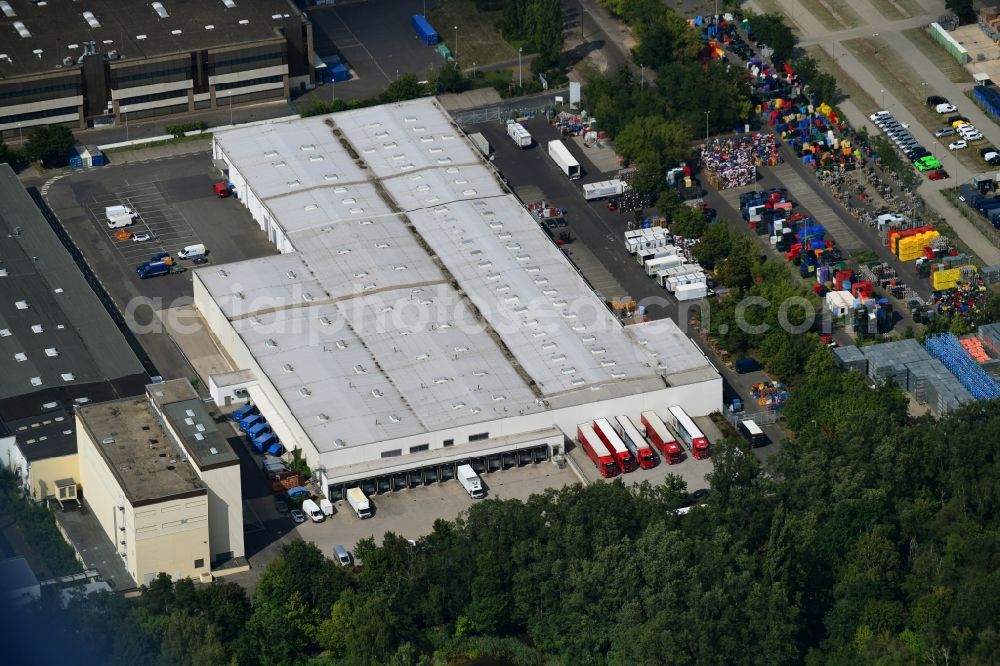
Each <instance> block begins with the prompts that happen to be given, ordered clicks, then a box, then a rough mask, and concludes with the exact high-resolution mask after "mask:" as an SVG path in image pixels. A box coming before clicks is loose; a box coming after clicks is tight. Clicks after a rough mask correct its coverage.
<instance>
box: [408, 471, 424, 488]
mask: <svg viewBox="0 0 1000 666" xmlns="http://www.w3.org/2000/svg"><path fill="white" fill-rule="evenodd" d="M406 476H407V477H408V478H409V480H410V487H411V488H416V487H417V486H419V485H420V484H422V483H423V482H424V473H423V472H422V471H420V470H419V469H415V470H411V471H409V472H407V473H406Z"/></svg>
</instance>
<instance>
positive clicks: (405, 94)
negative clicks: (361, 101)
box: [382, 74, 426, 102]
mask: <svg viewBox="0 0 1000 666" xmlns="http://www.w3.org/2000/svg"><path fill="white" fill-rule="evenodd" d="M424 94H426V90H424V87H423V85H421V84H420V83H419V82H418V81H417V77H416V76H415V75H413V74H403V75H401V76H400V77H399V78H398V79H396V80H395V81H393V82H392V83H390V84H389V87H388V88H386V89H385V92H384V93H382V101H383V102H403V101H406V100H408V99H416V98H417V97H421V96H423V95H424Z"/></svg>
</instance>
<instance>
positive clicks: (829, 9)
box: [798, 0, 861, 30]
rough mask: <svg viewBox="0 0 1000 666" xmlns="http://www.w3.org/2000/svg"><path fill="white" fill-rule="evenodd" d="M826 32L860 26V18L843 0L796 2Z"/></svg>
mask: <svg viewBox="0 0 1000 666" xmlns="http://www.w3.org/2000/svg"><path fill="white" fill-rule="evenodd" d="M798 1H799V2H800V3H801V4H802V6H803V7H805V8H806V9H807V10H808V11H809V13H810V14H812V15H813V16H815V17H816V19H817V20H818V21H819V22H820V23H822V24H823V26H824V27H825V28H827V29H828V30H847V29H849V28H855V27H857V26H859V25H861V17H860V16H858V13H857V12H855V11H854V10H853V9H851V6H850V4H849V3H848V2H846V1H845V0H798Z"/></svg>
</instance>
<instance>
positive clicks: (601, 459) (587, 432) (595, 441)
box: [576, 423, 618, 479]
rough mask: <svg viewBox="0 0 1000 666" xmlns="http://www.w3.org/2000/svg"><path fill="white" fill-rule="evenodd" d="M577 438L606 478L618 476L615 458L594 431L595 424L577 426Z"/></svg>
mask: <svg viewBox="0 0 1000 666" xmlns="http://www.w3.org/2000/svg"><path fill="white" fill-rule="evenodd" d="M576 438H577V440H579V442H580V445H581V446H582V447H583V450H584V451H586V452H587V455H588V456H589V457H590V459H591V460H593V461H594V465H596V466H597V469H598V470H599V471H600V472H601V476H603V477H604V478H605V479H610V478H611V477H613V476H618V465H617V464H615V458H614V456H612V455H611V452H610V451H608V447H607V446H605V445H604V442H603V441H601V438H600V437H598V436H597V433H596V432H594V426H592V425H591V424H589V423H581V424H580V425H578V426H577V427H576Z"/></svg>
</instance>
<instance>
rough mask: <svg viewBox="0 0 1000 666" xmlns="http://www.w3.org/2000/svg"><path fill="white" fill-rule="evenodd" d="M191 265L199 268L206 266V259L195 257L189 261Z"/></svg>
mask: <svg viewBox="0 0 1000 666" xmlns="http://www.w3.org/2000/svg"><path fill="white" fill-rule="evenodd" d="M191 263H192V264H194V265H196V266H200V265H201V264H207V263H208V257H195V258H194V259H192V260H191Z"/></svg>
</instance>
